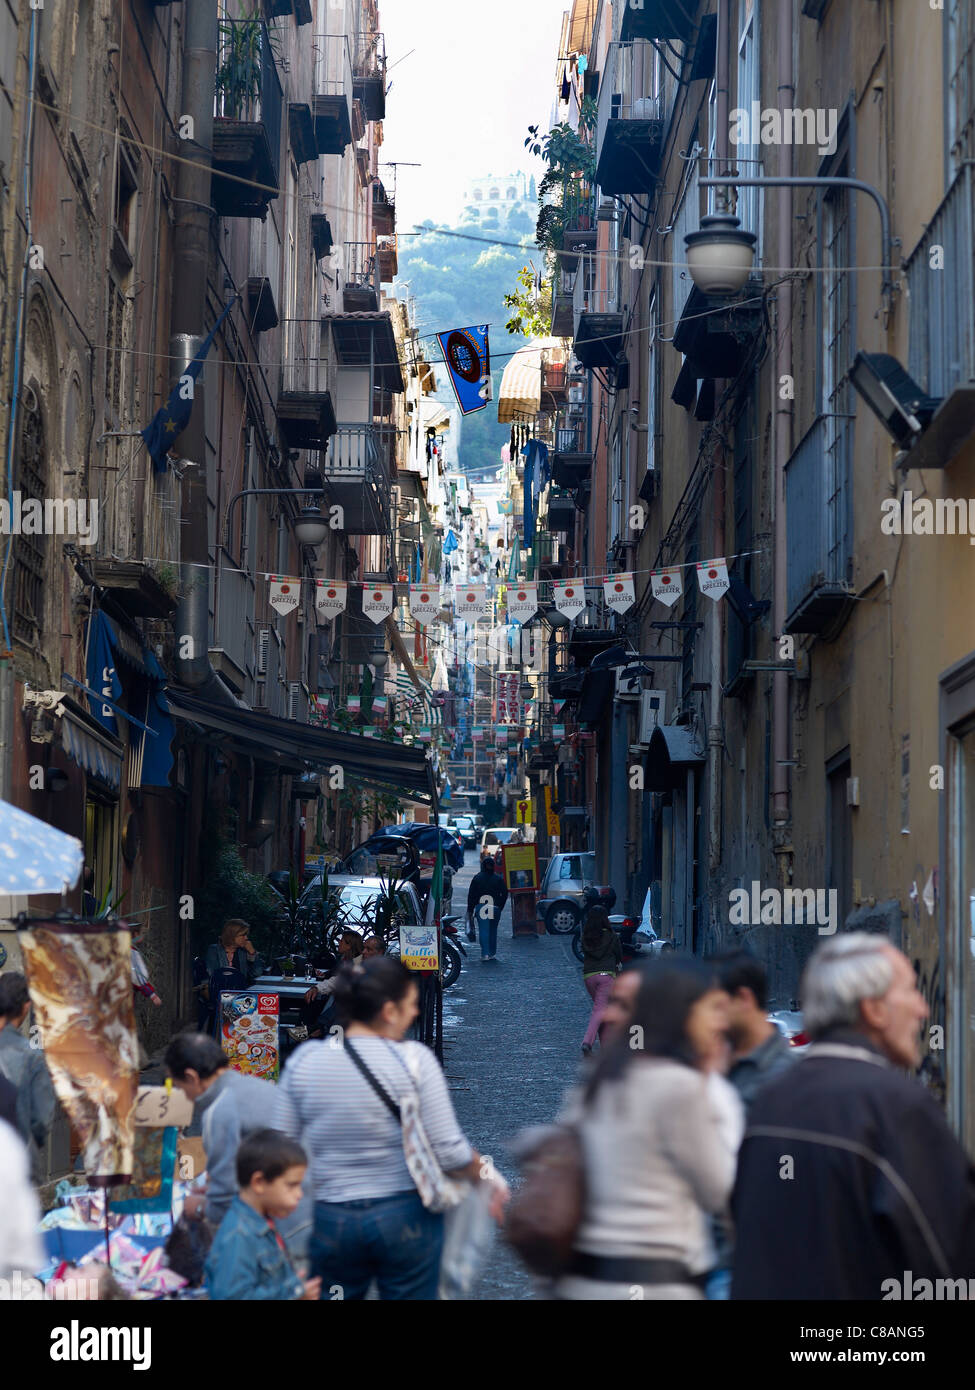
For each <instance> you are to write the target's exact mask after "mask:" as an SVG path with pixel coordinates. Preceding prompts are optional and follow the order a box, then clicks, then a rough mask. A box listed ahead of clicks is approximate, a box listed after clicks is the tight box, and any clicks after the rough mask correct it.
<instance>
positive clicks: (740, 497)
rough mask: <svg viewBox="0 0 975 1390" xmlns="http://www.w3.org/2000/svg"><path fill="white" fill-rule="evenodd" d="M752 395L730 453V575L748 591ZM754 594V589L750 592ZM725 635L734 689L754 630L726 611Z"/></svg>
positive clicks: (748, 656)
mask: <svg viewBox="0 0 975 1390" xmlns="http://www.w3.org/2000/svg"><path fill="white" fill-rule="evenodd" d="M754 416H755V393H754V391H751V392H749V393H748V397H747V401H746V405H745V408H744V409H743V410H742V412H741V414H740V415H739V417H738V420H737V421H736V423H735V453H734V480H733V505H734V518H735V534H734V539H733V541H732V546H731V547H729V549H731V548H733V549H734V551H735V552H736V554H737V555H738V557H739V558H738V559H737V560H735V562H734V572H735V574H736V575H737V577H738V578H739V579H740V580H741V581H742V582H743V583H744V584H747V585H748V587H749V589H752V567H753V561H754V558H755V557H754V556H752V555H749V554H748V553H747V552H748V551H750V550H751V549H752V535H753V532H752V527H753V520H752V518H753V509H752V486H753V458H754V450H755V447H756V440H755V438H754V436H755V424H754ZM752 592H753V593H754V589H752ZM726 621H727V633H728V668H727V682H728V685H729V686H734V683H735V680H736V677H737V676H738V675H739V674H740V673H741V664H742V662H743V661H748V660H750V659H751V658H752V657H753V656H754V651H753V648H754V632H755V627H754V624H752V623H743V622H742V621H741V619H740V618H739V617H738V616H737V614H736V613H734V612H733V611H732V610H731V608H730V607H729V610H728V615H727V620H726Z"/></svg>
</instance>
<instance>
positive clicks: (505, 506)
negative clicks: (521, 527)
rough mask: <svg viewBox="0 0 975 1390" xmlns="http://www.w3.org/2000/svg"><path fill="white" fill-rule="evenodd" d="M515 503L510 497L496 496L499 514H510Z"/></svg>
mask: <svg viewBox="0 0 975 1390" xmlns="http://www.w3.org/2000/svg"><path fill="white" fill-rule="evenodd" d="M514 509H515V504H514V502H513V501H512V500H511V498H510V497H499V498H498V512H499V513H500V514H501V516H511V515H512V513H513V512H514Z"/></svg>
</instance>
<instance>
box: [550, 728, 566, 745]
mask: <svg viewBox="0 0 975 1390" xmlns="http://www.w3.org/2000/svg"><path fill="white" fill-rule="evenodd" d="M552 738H553V739H554V740H555V742H556V743H561V742H562V740H563V739H564V738H565V725H564V724H553V725H552Z"/></svg>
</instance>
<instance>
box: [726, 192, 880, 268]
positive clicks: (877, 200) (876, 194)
mask: <svg viewBox="0 0 975 1390" xmlns="http://www.w3.org/2000/svg"><path fill="white" fill-rule="evenodd" d="M700 185H701V187H702V188H727V187H732V188H849V189H850V190H851V191H852V192H854V193H866V195H867V197H868V198H872V199H873V201H874V203H875V204H876V205H877V211H878V212H879V213H880V234H881V237H882V239H883V267H882V269H883V273H884V283H883V289H884V292H885V293H886V292H887V291H889V290H890V289H891V288H892V281H891V278H890V272H891V269H892V261H893V250H894V248H893V241H892V240H891V235H890V209H889V208H888V206H887V200H886V199H885V197H884V195H883V194H882V193H881V192H880V190H879V188H874V186H873V184H872V183H865V182H864V181H863V179H850V178H846V177H845V176H843V175H839V174H838V175H836V176H835V177H831V176H829V175H819V176H812V175H810V177H808V178H805V177H803V176H802V175H793V174H790V175H785V174H772V175H770V176H769V177H768V178H739V177H738V176H737V175H736V174H730V175H715V176H714V177H713V178H706V179H701V180H700Z"/></svg>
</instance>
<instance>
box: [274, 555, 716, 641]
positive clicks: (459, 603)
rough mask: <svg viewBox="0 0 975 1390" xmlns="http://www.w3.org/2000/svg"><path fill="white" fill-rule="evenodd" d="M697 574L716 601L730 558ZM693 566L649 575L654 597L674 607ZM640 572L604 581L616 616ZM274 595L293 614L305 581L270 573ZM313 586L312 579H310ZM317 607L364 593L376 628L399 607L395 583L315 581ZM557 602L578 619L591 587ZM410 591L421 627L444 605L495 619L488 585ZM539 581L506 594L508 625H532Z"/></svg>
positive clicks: (328, 607)
mask: <svg viewBox="0 0 975 1390" xmlns="http://www.w3.org/2000/svg"><path fill="white" fill-rule="evenodd" d="M692 565H693V568H694V569H695V571H696V573H697V583H698V588H699V589H700V591H701V593H702V594H704V595H705V597H706V598H710V599H712V600H714V601H715V602H717V600H718V599H720V598H721V595H722V594H724V593H726V592H727V591H728V589H729V588H730V580H729V578H728V561H727V558H726V557H725V556H721V557H720V558H715V559H712V560H698V561H693V562H692ZM688 568H691V565H671V566H669V567H668V568H666V569H660V570H652V571H651V572H650V588H651V592H652V594H653V597H654V598H655V599H659V600H660V602H661V603H663V604H665V605H666V606H667V607H668V608H672V607H673V605H674V604H675V603H676V602H677V600H678V599H679V598H680V597H681V596H682V595H683V593H684V581H683V575H682V571H683V570H684V569H688ZM634 578H635V572H633V571H629V572H628V573H625V574H611V575H606V576H604V577H603V579H602V581H601V583H602V588H603V597H604V599H605V602H606V606H607V607H608V608H611V609H613V610H614V612H617V613H625V612H626V611H627V610H628V609H630V608H632V606H633V604H634V603H635V602H636V588H635V584H634ZM268 580H269V582H270V593H269V596H268V601H269V602H270V605H271V607H272V608H273V609H274V610H275V612H277V613H281V614H284V615H287V614H288V613H293V612H294V610H295V609H296V608H297V607H298V605H299V603H300V602H301V586H302V582H303V581H302V580H301V579H295V578H291V577H289V576H287V575H276V574H271V575H268ZM305 582H309V581H305ZM310 582H311V583H312V584H314V587H315V608H316V610H317V611H318V612H319V613H320V614H321V615H322V616H323V617H324V618H327V619H329V620H331V619H333V618H335V617H336V616H337V615H338V614H339V613H343V612H345V609H346V607H347V605H348V599H349V590H350V588H359V589H361V590H362V615H363V617H365V618H370V619H371V620H372V622H373V623H375V624H376V625H377V626H378V625H379V624H380V623H383V622H385V621H386V619H387V618H388V617H390V616H391V615H392V612H393V609H394V608H395V606H396V603H397V601H398V600H397V593H396V590H397V585H395V584H354V585H353V584H350V583H348V582H347V581H345V580H337V579H314V580H311V581H310ZM551 585H552V600H553V602H554V604H555V607H556V608H557V609H558V611H559V612H560V613H562V614H563V615H564V616H565V617H567V618H574V617H577V616H578V615H579V614H580V613H581V612H582V611H583V609H584V608H585V606H586V590H587V587H589V588H592V585H591V584H590V585H588V586H587V584H586V581H585V580H584V579H562V580H552V581H551ZM398 587H399V588H400V589H401V590H402V589H405V590H406V595H405V596H406V602H407V606H408V608H409V611H410V614H411V616H412V617H413V618H415V619H416V620H417V622H420V623H424V624H426V623H431V622H433V621H435V619H436V618H437V617H439V615H440V612H441V610H442V609H443V608H444V607H449V606H450V604H451V601H452V603H453V610H454V617H455V618H464V619H468V620H470V619H475V620H476V619H477V618H486V617H488V616H490V613H491V606H492V601H493V600H492V594H491V593H490V592H489V590H488V586H487V584H481V583H475V584H455V585H450V586H445V587H443V588H442V587H441V586H440V584H439V583H437V584H422V583H421V584H409V585H400V586H398ZM538 588H539V581H538V580H535V579H533V580H528V581H521V582H518V581H516V582H514V583H512V584H509V585H508V588H507V590H506V595H505V599H506V606H507V610H508V621H509V622H516V623H527V622H530V621H531V619H532V618H534V616H535V614H536V613H537V612H538V604H539V595H538Z"/></svg>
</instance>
